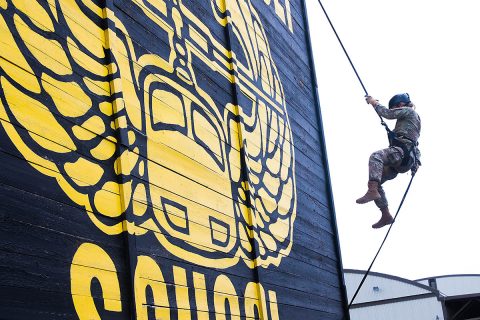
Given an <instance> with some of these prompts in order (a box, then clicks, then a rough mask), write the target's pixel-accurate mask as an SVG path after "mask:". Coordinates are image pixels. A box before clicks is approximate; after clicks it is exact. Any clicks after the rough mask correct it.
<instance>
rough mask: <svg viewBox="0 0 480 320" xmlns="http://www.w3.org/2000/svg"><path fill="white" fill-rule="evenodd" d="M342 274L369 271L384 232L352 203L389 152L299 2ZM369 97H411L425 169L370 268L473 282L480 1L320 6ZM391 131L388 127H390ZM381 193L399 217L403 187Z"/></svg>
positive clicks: (320, 21)
mask: <svg viewBox="0 0 480 320" xmlns="http://www.w3.org/2000/svg"><path fill="white" fill-rule="evenodd" d="M306 1H307V7H308V10H309V23H310V29H311V37H312V46H313V50H314V59H315V64H316V72H317V78H318V87H319V95H320V104H321V109H322V116H323V122H324V130H325V138H326V142H327V151H328V158H329V165H330V173H331V178H332V187H333V193H334V200H335V209H336V214H337V223H338V229H339V233H340V245H341V250H342V260H343V266H344V268H353V269H360V270H366V269H367V268H368V266H369V265H370V262H371V260H372V259H373V257H374V255H375V253H376V252H377V250H378V247H379V246H380V243H381V241H382V240H383V238H384V236H385V233H386V231H387V228H388V227H384V228H382V229H380V230H374V229H372V228H371V225H372V224H373V223H374V222H376V221H377V220H378V218H379V217H380V212H379V211H378V209H377V208H376V207H375V205H374V204H373V203H368V204H364V205H358V204H356V203H355V199H356V198H358V197H360V196H362V195H363V194H364V193H365V191H366V184H367V180H368V167H367V164H368V158H369V156H370V154H371V153H372V152H373V151H375V150H378V149H382V148H384V147H386V146H387V145H388V142H387V138H386V134H385V129H384V128H383V127H382V126H381V125H380V122H379V118H378V116H377V115H376V114H375V112H374V111H373V110H372V108H371V107H370V106H369V105H367V104H366V103H365V102H364V98H363V96H364V92H363V89H362V87H361V85H360V83H359V82H358V80H357V78H356V76H355V74H354V72H353V70H352V68H351V66H350V64H349V62H348V60H347V58H346V57H345V55H344V53H343V51H342V49H341V47H340V45H339V43H338V42H337V40H336V38H335V36H334V33H333V31H332V30H331V28H330V26H329V25H328V22H327V20H326V18H325V16H324V14H323V12H322V11H321V8H320V5H319V4H318V2H317V0H306ZM322 3H323V5H324V7H325V9H326V10H327V13H328V14H329V16H330V19H331V20H332V22H333V24H334V26H335V28H336V30H337V32H338V34H339V36H340V38H341V39H342V41H343V44H344V46H345V47H346V49H347V51H348V53H349V55H350V58H351V59H352V60H353V63H354V64H355V67H356V69H357V71H358V73H359V74H360V77H361V79H362V81H363V83H364V84H365V86H366V88H367V90H368V92H369V94H370V95H372V96H374V97H375V98H377V99H379V100H380V102H383V104H385V105H386V104H388V100H389V99H390V97H391V96H392V95H394V94H396V93H400V92H408V93H409V94H410V96H411V99H412V102H414V103H415V104H416V106H417V112H418V113H419V114H420V116H421V118H422V133H421V137H420V140H419V142H420V150H421V152H422V163H423V166H422V167H421V168H420V169H419V171H418V173H417V175H416V177H415V179H414V180H413V184H412V187H411V189H410V192H409V194H408V196H407V198H406V200H405V203H404V205H403V207H402V209H401V211H400V213H399V216H398V218H397V221H396V223H395V224H394V226H393V228H392V231H391V232H390V235H389V237H388V239H387V242H386V243H385V245H384V247H383V249H382V252H381V253H380V255H379V257H378V258H377V260H376V262H375V264H374V266H373V268H372V270H373V271H377V272H382V273H387V274H392V275H396V276H400V277H404V278H407V279H412V280H413V279H418V278H423V277H428V276H438V275H447V274H465V273H476V274H478V273H480V256H479V252H478V250H477V248H478V244H480V237H479V236H480V232H479V228H480V210H479V209H480V204H479V199H480V192H479V191H480V187H479V186H478V183H479V182H480V151H479V149H478V147H477V146H478V145H479V144H480V141H479V140H478V135H479V134H478V128H479V126H478V119H479V117H480V101H479V100H480V88H479V85H480V81H479V80H480V79H479V78H480V19H479V14H480V1H478V0H458V1H451V0H450V1H446V0H403V1H393V0H362V1H358V0H322ZM388 124H389V126H390V128H393V126H394V122H388ZM409 179H410V174H409V173H408V174H403V175H401V176H399V177H397V178H396V179H395V180H393V181H389V182H387V183H386V184H385V185H384V187H385V190H386V193H387V198H388V199H389V202H390V211H391V212H392V215H393V214H395V212H396V209H397V207H398V204H399V202H400V200H401V197H402V195H403V193H404V191H405V189H406V187H407V185H408V181H409Z"/></svg>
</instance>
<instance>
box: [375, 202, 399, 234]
mask: <svg viewBox="0 0 480 320" xmlns="http://www.w3.org/2000/svg"><path fill="white" fill-rule="evenodd" d="M380 211H381V212H382V217H381V218H380V220H378V222H377V223H374V224H373V225H372V228H373V229H379V228H381V227H384V226H386V225H388V224H392V223H393V221H394V220H393V217H392V215H391V214H390V211H389V210H388V207H385V208H380Z"/></svg>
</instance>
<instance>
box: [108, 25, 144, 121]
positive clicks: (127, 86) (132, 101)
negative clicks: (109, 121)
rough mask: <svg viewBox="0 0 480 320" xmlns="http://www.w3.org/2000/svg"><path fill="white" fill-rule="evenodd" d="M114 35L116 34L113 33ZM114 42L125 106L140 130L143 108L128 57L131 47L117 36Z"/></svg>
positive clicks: (130, 117)
mask: <svg viewBox="0 0 480 320" xmlns="http://www.w3.org/2000/svg"><path fill="white" fill-rule="evenodd" d="M112 36H114V35H113V33H112ZM112 42H113V44H114V50H115V52H116V56H117V57H118V60H117V64H118V68H119V70H120V73H121V74H122V77H121V85H119V86H117V87H121V90H122V92H123V99H124V100H125V108H126V110H127V114H128V118H129V119H130V121H131V123H132V125H133V126H134V127H135V128H137V129H138V130H142V129H143V128H142V117H143V115H142V113H141V109H142V108H141V106H140V100H139V97H138V96H137V94H136V90H135V86H134V85H133V83H135V80H134V79H132V71H133V70H131V68H130V61H129V60H128V59H127V57H128V56H129V53H130V52H129V50H130V48H127V47H126V45H125V44H124V43H123V42H122V41H121V40H120V39H118V38H117V37H115V38H114V39H113V41H112ZM117 90H118V89H117Z"/></svg>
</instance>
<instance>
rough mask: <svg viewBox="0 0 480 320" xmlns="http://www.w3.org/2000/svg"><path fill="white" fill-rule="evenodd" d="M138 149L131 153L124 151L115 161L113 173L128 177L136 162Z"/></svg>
mask: <svg viewBox="0 0 480 320" xmlns="http://www.w3.org/2000/svg"><path fill="white" fill-rule="evenodd" d="M138 158H139V156H138V148H135V149H134V150H133V151H130V150H128V149H127V150H124V151H123V152H122V154H121V155H120V157H119V158H118V159H117V160H115V164H114V166H115V173H116V174H117V175H118V174H123V175H126V176H129V175H130V174H131V173H132V170H133V168H135V165H136V164H137V162H138Z"/></svg>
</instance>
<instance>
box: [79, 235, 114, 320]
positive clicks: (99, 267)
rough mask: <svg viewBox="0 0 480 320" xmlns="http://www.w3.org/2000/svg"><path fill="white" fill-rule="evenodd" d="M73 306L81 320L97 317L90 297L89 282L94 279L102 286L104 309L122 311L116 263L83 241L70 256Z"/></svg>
mask: <svg viewBox="0 0 480 320" xmlns="http://www.w3.org/2000/svg"><path fill="white" fill-rule="evenodd" d="M70 277H71V292H72V298H73V305H74V307H75V311H76V312H77V316H78V318H79V319H80V320H92V319H93V320H100V315H99V313H98V310H97V308H96V306H95V302H94V300H93V297H92V292H91V291H90V290H91V284H92V280H93V279H96V280H97V281H98V282H99V283H100V286H101V287H102V295H103V304H104V307H105V310H107V311H111V312H121V311H122V301H121V297H120V285H119V282H118V277H117V272H116V268H115V265H114V263H113V261H112V260H111V258H110V257H109V256H108V254H107V253H106V252H105V251H104V250H103V249H102V248H100V247H99V246H97V245H94V244H91V243H83V244H82V245H81V246H80V247H79V248H78V250H77V252H76V253H75V256H74V257H73V261H72V265H71V267H70Z"/></svg>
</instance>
